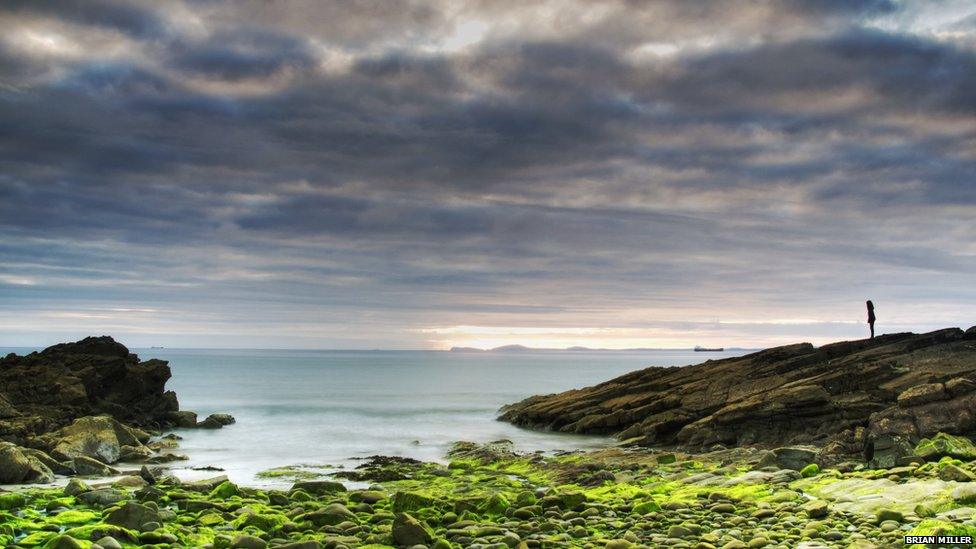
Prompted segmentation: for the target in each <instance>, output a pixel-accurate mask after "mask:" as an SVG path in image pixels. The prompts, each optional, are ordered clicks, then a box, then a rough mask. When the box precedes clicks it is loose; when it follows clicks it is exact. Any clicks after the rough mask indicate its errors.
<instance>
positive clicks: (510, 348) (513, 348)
mask: <svg viewBox="0 0 976 549" xmlns="http://www.w3.org/2000/svg"><path fill="white" fill-rule="evenodd" d="M692 350H693V351H711V352H721V351H755V350H757V349H747V348H743V347H717V348H705V347H695V348H694V349H690V348H681V347H678V348H664V347H633V348H629V349H605V348H594V347H580V346H573V347H564V348H554V347H526V346H525V345H502V346H501V347H493V348H491V349H479V348H478V347H451V349H450V352H452V353H538V352H591V353H592V352H600V353H611V352H612V353H627V352H630V353H634V352H649V351H692Z"/></svg>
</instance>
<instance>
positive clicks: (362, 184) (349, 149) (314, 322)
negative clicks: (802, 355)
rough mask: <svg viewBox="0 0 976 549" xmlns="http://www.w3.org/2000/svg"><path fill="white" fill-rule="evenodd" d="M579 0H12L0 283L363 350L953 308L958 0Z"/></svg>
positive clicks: (960, 279)
mask: <svg viewBox="0 0 976 549" xmlns="http://www.w3.org/2000/svg"><path fill="white" fill-rule="evenodd" d="M923 4H924V3H923ZM89 7H90V9H87V8H89ZM576 7H577V8H578V9H570V8H569V7H566V5H565V4H564V3H547V2H541V3H533V4H531V5H527V4H525V3H521V2H506V1H500V0H499V1H490V2H484V1H472V2H460V3H457V2H451V3H447V2H444V3H438V2H416V3H412V2H408V3H401V4H398V5H397V6H396V8H395V9H394V8H391V7H390V6H389V5H388V4H386V3H381V2H370V1H366V2H340V3H326V4H322V3H319V2H310V3H304V4H303V3H292V4H289V5H288V7H287V9H285V7H284V5H280V4H275V3H265V2H220V1H208V2H178V1H172V2H155V3H140V2H132V3H128V2H107V1H100V2H97V3H93V4H87V3H86V4H85V5H82V4H77V5H76V4H72V3H67V4H65V3H46V2H36V3H20V2H14V3H7V4H4V5H3V6H2V7H0V10H3V13H4V17H3V18H2V19H0V31H7V32H5V33H3V36H4V38H3V39H2V40H0V121H2V124H0V258H2V263H3V264H4V266H5V271H4V272H3V273H2V276H0V287H2V288H3V291H2V293H3V298H0V307H2V308H4V309H5V310H9V311H16V310H21V309H24V308H30V309H31V310H47V311H63V310H71V311H74V313H78V314H81V315H85V314H89V317H85V318H88V320H86V321H85V322H86V324H85V326H86V327H91V328H92V329H95V328H97V327H98V326H99V325H98V324H97V320H98V318H100V317H101V316H104V315H105V314H106V313H104V312H97V313H91V312H90V311H91V310H95V311H104V310H106V309H140V310H142V309H146V310H148V309H153V310H154V311H156V312H154V313H153V314H151V315H150V314H146V315H137V316H136V317H134V318H133V320H132V330H133V331H134V332H136V331H137V332H138V333H140V334H146V333H152V332H153V330H154V329H156V330H159V331H160V333H165V334H167V336H166V337H169V338H172V340H173V341H188V340H187V339H180V338H186V337H188V336H187V335H186V334H189V333H191V332H195V331H201V330H212V331H213V332H215V333H218V332H219V333H220V334H223V335H222V336H221V337H224V338H226V339H222V341H232V340H233V338H234V337H235V336H234V334H240V335H239V337H240V338H241V339H240V341H242V342H244V341H247V342H252V343H253V341H254V339H253V334H255V333H258V332H260V331H262V330H264V331H265V333H266V336H265V337H266V338H267V341H271V340H273V338H274V337H276V336H281V337H284V335H283V332H284V331H285V330H286V328H285V327H286V326H287V327H288V328H287V329H288V330H292V331H297V332H300V333H301V334H303V335H302V336H301V337H300V338H298V339H289V341H290V342H292V343H293V344H296V345H298V344H301V345H305V346H365V347H372V346H383V345H386V346H406V347H416V346H423V345H444V344H446V343H448V342H447V340H443V339H437V340H436V341H435V340H433V339H431V340H425V339H424V337H426V336H425V335H424V334H425V333H427V332H424V331H423V329H425V328H426V327H430V326H447V327H450V326H485V327H487V328H488V329H490V328H491V327H492V326H497V327H502V328H504V330H509V329H510V328H511V330H509V331H507V332H505V333H507V334H513V335H511V337H512V338H516V337H518V336H519V335H520V334H521V335H524V330H525V329H530V328H532V326H546V327H552V328H553V329H556V328H558V330H557V331H558V332H559V333H561V334H564V335H565V334H573V333H575V332H573V330H576V329H577V328H581V327H582V328H586V327H593V326H597V327H600V329H601V330H602V329H604V328H606V329H610V330H613V329H616V330H618V331H619V334H620V335H621V337H623V336H624V335H627V337H628V338H629V339H628V342H629V343H631V344H632V343H634V342H635V341H637V340H639V339H641V338H643V340H654V341H657V342H658V344H662V343H661V342H662V341H679V340H680V341H685V340H684V339H681V338H680V337H679V335H678V334H679V333H680V331H681V330H686V331H687V332H688V333H694V334H698V336H696V337H708V338H718V339H722V338H726V339H723V340H722V343H725V344H733V343H734V342H733V341H731V339H733V338H738V339H740V340H745V339H748V340H749V341H751V342H753V344H762V342H763V341H783V340H786V339H788V338H798V339H803V338H804V330H806V329H808V327H807V326H806V325H796V324H782V323H780V324H775V325H774V324H769V323H768V322H767V321H768V319H784V318H785V319H790V318H803V319H815V320H817V322H818V324H816V326H815V327H814V328H810V329H812V330H814V331H816V333H817V334H821V335H819V336H818V337H823V338H828V337H850V336H854V335H857V334H858V333H859V332H858V328H857V326H856V324H850V323H849V322H856V321H857V319H859V318H860V316H861V311H860V307H861V304H862V303H863V300H864V299H865V297H866V296H871V297H872V298H873V299H875V301H876V302H877V303H879V306H880V304H882V303H883V304H886V306H887V307H888V308H887V309H886V310H885V311H886V313H887V314H888V315H890V316H888V317H887V318H888V319H891V320H894V319H897V322H898V323H899V326H903V327H914V328H917V329H922V328H925V327H937V326H939V325H940V324H949V323H959V324H963V323H965V321H966V316H965V312H964V311H966V310H967V308H971V306H972V305H973V304H976V294H974V292H973V290H972V289H971V284H970V282H971V281H968V280H967V274H968V273H971V272H972V271H973V268H974V267H976V247H974V245H973V244H972V243H973V242H976V228H974V226H973V224H972V223H971V220H972V216H973V213H974V211H973V209H974V207H976V184H973V183H972V181H971V180H972V174H973V173H976V153H974V151H976V148H974V147H973V143H974V136H976V112H974V109H973V105H976V95H974V92H973V90H974V89H976V81H974V78H976V76H974V75H976V49H974V44H976V42H974V41H973V40H971V35H972V34H973V33H970V32H969V31H970V30H971V29H970V26H967V23H966V22H967V21H971V20H972V17H973V14H972V13H970V12H966V11H965V6H963V7H959V6H955V5H954V6H953V8H952V10H950V11H952V13H951V14H950V15H951V16H950V15H947V16H944V17H942V16H940V17H936V16H935V15H932V14H933V13H934V12H933V11H932V10H931V9H930V8H929V7H927V4H926V5H916V4H915V3H911V2H909V3H901V2H900V3H897V4H896V3H891V2H885V1H865V2H807V1H794V2H781V3H775V4H773V3H769V4H762V5H757V4H755V3H752V2H743V3H737V2H728V3H708V4H695V3H688V2H677V1H675V2H667V1H664V2H654V3H634V2H625V1H609V0H608V1H606V2H599V3H594V2H581V3H579V5H578V6H576ZM970 11H971V10H970ZM465 33H466V34H465ZM967 33H968V34H967ZM462 34H464V35H465V36H461V35H462ZM967 36H968V37H970V38H969V39H967ZM24 281H30V282H31V284H27V283H24ZM163 305H165V306H163ZM76 309H77V310H76ZM86 311H88V312H86ZM74 313H73V314H74ZM112 314H113V315H115V313H112ZM92 315H93V316H92ZM115 316H118V315H115ZM340 317H341V318H348V319H349V321H348V324H349V325H350V326H355V327H356V328H355V330H352V332H350V331H349V330H346V329H344V328H340V327H339V326H340V325H341V324H342V322H341V321H340V320H338V319H339V318H340ZM31 318H32V319H33V320H31V321H30V322H29V323H28V327H27V328H24V330H25V331H23V332H18V333H19V334H20V335H19V336H18V337H21V338H24V337H27V338H29V334H31V333H33V334H35V335H37V334H44V333H46V332H45V328H44V325H45V320H44V319H45V318H46V317H44V316H43V315H40V314H38V316H32V317H31ZM59 318H61V317H59ZM79 318H80V317H79ZM126 318H129V317H126ZM743 319H744V320H743ZM764 319H765V320H764ZM62 320H63V319H62ZM112 322H113V323H112V324H111V327H112V328H113V329H120V330H123V332H124V330H125V328H124V324H119V323H118V322H116V321H115V320H113V321H112ZM92 323H94V324H92ZM269 324H270V325H271V327H269ZM106 326H109V325H108V324H106ZM120 326H122V327H121V328H120ZM274 326H279V327H278V328H275V327H274ZM732 326H735V328H734V329H733V328H732ZM59 330H61V331H60V332H58V333H68V331H70V330H68V327H67V326H66V325H65V326H62V327H61V328H59ZM733 330H734V331H733ZM817 330H819V331H817ZM96 331H97V330H96ZM181 334H182V335H181ZM440 335H442V334H440ZM440 335H438V337H440ZM604 335H605V334H602V333H601V336H600V337H604ZM38 337H40V336H38ZM506 337H507V336H506ZM581 337H586V334H583V335H581ZM594 337H595V336H594ZM371 338H372V339H371ZM764 338H765V339H764ZM194 341H196V340H194ZM300 342H304V343H300ZM165 343H168V344H169V342H165ZM528 343H531V342H530V341H529V342H528ZM580 343H581V344H586V341H580Z"/></svg>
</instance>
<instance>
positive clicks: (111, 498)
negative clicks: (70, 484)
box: [75, 488, 127, 507]
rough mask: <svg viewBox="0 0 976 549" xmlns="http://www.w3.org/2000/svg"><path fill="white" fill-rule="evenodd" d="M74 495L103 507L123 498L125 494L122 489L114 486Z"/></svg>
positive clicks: (88, 502)
mask: <svg viewBox="0 0 976 549" xmlns="http://www.w3.org/2000/svg"><path fill="white" fill-rule="evenodd" d="M75 497H76V498H77V499H79V500H81V501H83V502H85V503H87V504H89V505H94V506H102V507H104V506H106V505H112V504H114V503H118V502H120V501H122V500H124V499H125V498H126V497H127V496H126V493H125V492H123V491H122V490H117V489H115V488H99V489H98V490H92V491H90V492H84V493H82V494H79V495H77V496H75Z"/></svg>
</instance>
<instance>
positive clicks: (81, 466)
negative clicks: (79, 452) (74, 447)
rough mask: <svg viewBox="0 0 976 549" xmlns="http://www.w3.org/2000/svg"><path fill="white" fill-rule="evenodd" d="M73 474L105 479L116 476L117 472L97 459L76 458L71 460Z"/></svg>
mask: <svg viewBox="0 0 976 549" xmlns="http://www.w3.org/2000/svg"><path fill="white" fill-rule="evenodd" d="M71 463H72V466H73V469H74V471H75V474H78V475H82V476H99V477H107V476H110V475H118V474H119V470H118V469H114V468H112V467H109V466H108V465H105V464H104V463H102V462H101V461H98V460H97V459H94V458H90V457H85V456H77V457H75V458H73V459H72V460H71Z"/></svg>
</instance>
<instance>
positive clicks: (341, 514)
mask: <svg viewBox="0 0 976 549" xmlns="http://www.w3.org/2000/svg"><path fill="white" fill-rule="evenodd" d="M298 519H299V520H304V521H308V522H311V523H312V524H314V525H316V526H335V525H337V524H339V523H341V522H345V521H347V520H349V521H353V522H358V520H359V519H358V518H356V514H355V513H353V512H352V511H350V510H349V508H347V507H346V506H345V505H343V504H341V503H331V504H329V505H328V506H326V507H325V508H324V509H320V510H318V511H312V512H311V513H305V514H304V515H300V516H299V517H298Z"/></svg>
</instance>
